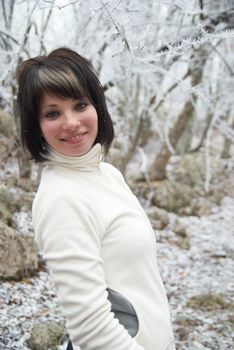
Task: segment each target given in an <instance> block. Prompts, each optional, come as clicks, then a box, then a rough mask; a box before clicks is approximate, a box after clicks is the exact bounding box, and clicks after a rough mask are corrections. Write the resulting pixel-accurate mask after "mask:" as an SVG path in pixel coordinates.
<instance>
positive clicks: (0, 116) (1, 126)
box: [0, 108, 15, 138]
mask: <svg viewBox="0 0 234 350" xmlns="http://www.w3.org/2000/svg"><path fill="white" fill-rule="evenodd" d="M0 133H1V134H3V135H4V136H6V137H8V138H9V137H12V134H14V133H15V128H14V120H13V117H11V116H9V115H8V114H7V113H6V112H5V111H3V110H2V109H1V108H0Z"/></svg>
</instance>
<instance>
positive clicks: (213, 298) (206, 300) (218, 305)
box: [187, 293, 233, 311]
mask: <svg viewBox="0 0 234 350" xmlns="http://www.w3.org/2000/svg"><path fill="white" fill-rule="evenodd" d="M187 306H189V307H192V308H195V309H201V310H204V311H214V310H222V309H233V305H232V304H230V303H228V302H226V301H225V299H224V298H223V296H221V295H219V294H211V293H208V294H200V295H194V296H192V297H191V298H190V299H189V300H188V301H187Z"/></svg>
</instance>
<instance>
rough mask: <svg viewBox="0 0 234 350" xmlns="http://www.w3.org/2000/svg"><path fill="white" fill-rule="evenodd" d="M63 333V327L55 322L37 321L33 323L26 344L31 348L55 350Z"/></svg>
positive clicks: (32, 349)
mask: <svg viewBox="0 0 234 350" xmlns="http://www.w3.org/2000/svg"><path fill="white" fill-rule="evenodd" d="M64 335H65V329H64V327H63V326H61V325H60V324H59V323H57V322H54V321H50V322H46V323H39V322H37V323H35V324H34V325H33V328H32V330H31V335H30V337H29V339H28V340H27V346H28V347H29V349H31V350H57V349H58V346H59V345H61V343H62V339H63V337H64Z"/></svg>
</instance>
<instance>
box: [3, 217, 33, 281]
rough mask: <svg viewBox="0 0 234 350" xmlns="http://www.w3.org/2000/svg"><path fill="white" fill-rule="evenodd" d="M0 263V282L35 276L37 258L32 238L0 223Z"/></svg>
mask: <svg viewBox="0 0 234 350" xmlns="http://www.w3.org/2000/svg"><path fill="white" fill-rule="evenodd" d="M0 261H1V264H0V279H1V280H15V281H19V280H21V279H23V278H25V277H30V276H33V275H35V274H36V273H37V271H38V267H39V258H38V254H37V248H36V246H35V243H34V241H33V238H32V237H30V236H26V235H20V234H19V233H18V232H16V231H15V230H13V229H12V228H11V227H9V226H7V225H6V224H5V223H3V222H2V221H0Z"/></svg>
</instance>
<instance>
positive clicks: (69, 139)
mask: <svg viewBox="0 0 234 350" xmlns="http://www.w3.org/2000/svg"><path fill="white" fill-rule="evenodd" d="M86 134H87V132H83V133H82V134H79V135H76V136H71V137H66V138H62V139H60V141H62V142H67V143H72V144H73V143H77V142H79V141H81V140H82V138H83V136H85V135H86Z"/></svg>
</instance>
